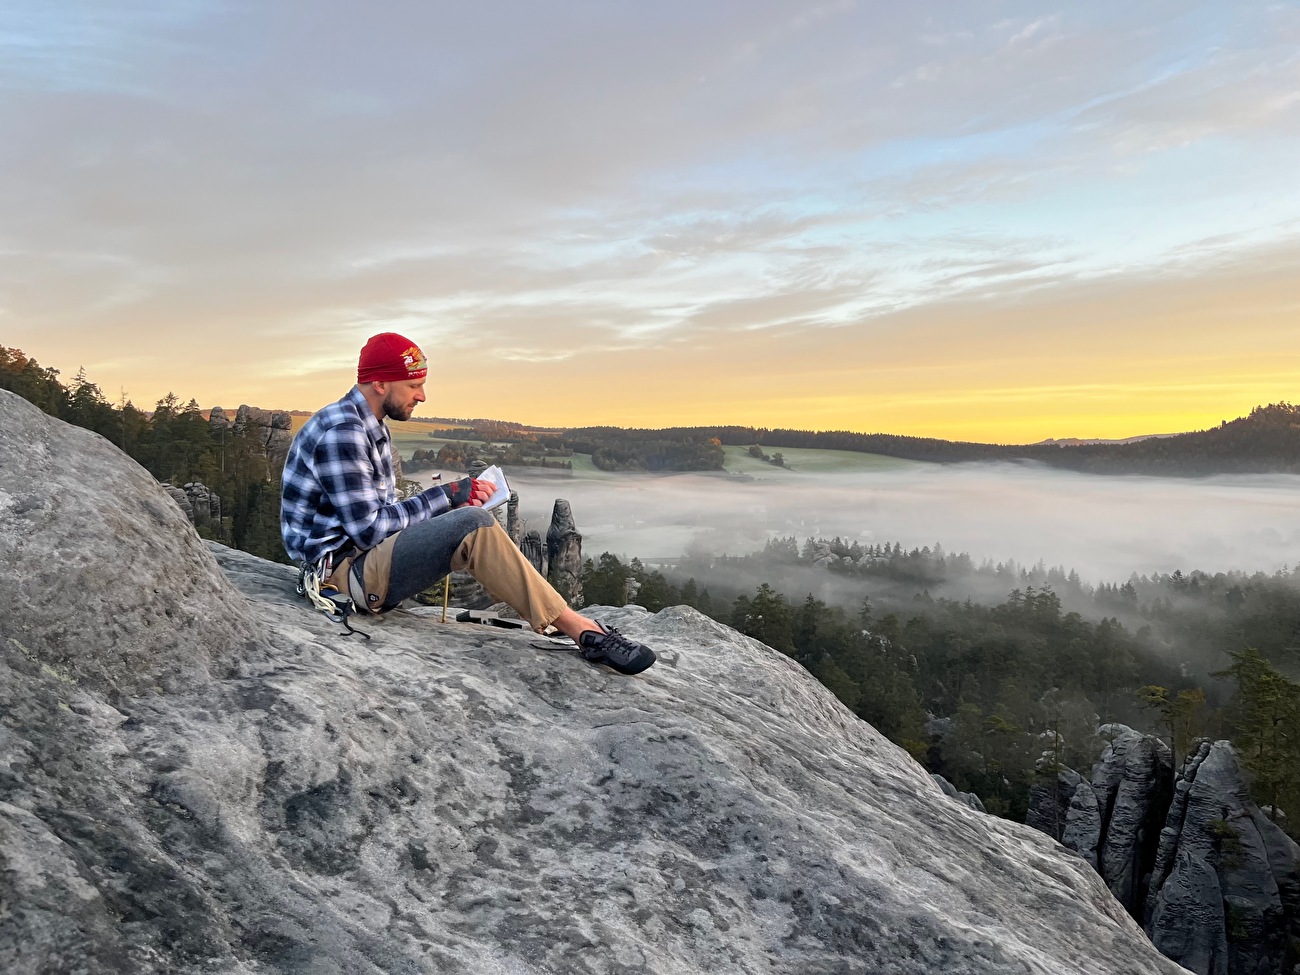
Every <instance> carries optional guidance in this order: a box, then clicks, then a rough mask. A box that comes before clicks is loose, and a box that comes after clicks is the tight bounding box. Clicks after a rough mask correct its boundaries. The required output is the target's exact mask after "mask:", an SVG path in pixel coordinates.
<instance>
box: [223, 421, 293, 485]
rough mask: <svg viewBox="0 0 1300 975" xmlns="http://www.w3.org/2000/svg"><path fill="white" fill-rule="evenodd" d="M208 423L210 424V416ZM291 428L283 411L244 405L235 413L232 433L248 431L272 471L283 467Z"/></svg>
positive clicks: (291, 436)
mask: <svg viewBox="0 0 1300 975" xmlns="http://www.w3.org/2000/svg"><path fill="white" fill-rule="evenodd" d="M223 416H224V414H223ZM208 422H209V423H211V422H212V418H211V416H209V418H208ZM291 427H292V418H291V417H290V416H289V414H288V413H286V412H284V411H283V410H262V409H258V408H257V407H256V406H247V405H244V406H241V407H240V408H239V409H238V411H236V413H235V423H234V431H235V432H236V433H241V432H244V431H248V432H250V433H251V434H252V435H253V436H254V437H255V438H256V439H257V441H258V443H260V444H261V445H262V450H263V451H265V453H266V463H267V466H268V468H269V469H270V470H272V471H278V470H281V469H282V468H283V467H284V458H285V457H286V456H287V455H288V453H289V444H290V443H291V442H292V441H293V432H292V429H291Z"/></svg>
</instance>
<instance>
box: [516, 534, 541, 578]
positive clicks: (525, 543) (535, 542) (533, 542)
mask: <svg viewBox="0 0 1300 975" xmlns="http://www.w3.org/2000/svg"><path fill="white" fill-rule="evenodd" d="M519 551H521V552H523V553H524V558H526V559H527V560H528V561H529V562H531V563H532V564H533V568H534V569H536V570H537V571H538V572H540V573H541V574H542V575H543V576H544V575H546V546H544V545H543V544H542V536H541V533H540V532H537V531H528V532H525V533H524V537H523V538H522V539H520V541H519Z"/></svg>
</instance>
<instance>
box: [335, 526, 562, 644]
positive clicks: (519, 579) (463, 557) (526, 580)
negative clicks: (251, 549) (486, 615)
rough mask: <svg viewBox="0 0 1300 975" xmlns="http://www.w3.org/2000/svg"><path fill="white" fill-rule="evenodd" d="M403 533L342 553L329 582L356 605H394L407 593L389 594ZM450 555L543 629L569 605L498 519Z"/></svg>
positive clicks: (454, 564)
mask: <svg viewBox="0 0 1300 975" xmlns="http://www.w3.org/2000/svg"><path fill="white" fill-rule="evenodd" d="M407 530H408V531H409V529H407ZM402 534H403V532H398V533H397V534H395V535H390V536H389V537H388V538H386V539H384V540H383V541H382V542H380V543H379V544H378V545H376V546H375V547H374V548H372V549H370V550H368V551H366V552H364V553H362V555H359V556H356V557H354V558H348V559H344V560H343V561H342V562H341V563H340V564H339V565H338V566H337V567H336V568H335V569H334V571H333V573H332V574H331V575H330V577H329V578H328V579H327V580H326V583H327V584H328V585H332V586H334V587H335V588H336V589H338V590H339V591H341V592H347V593H348V594H349V595H350V596H351V597H352V601H353V602H354V603H356V605H357V608H358V609H361V608H362V607H364V608H365V609H367V610H369V611H370V612H372V613H378V612H381V611H382V610H384V609H389V608H391V605H390V602H391V603H394V604H395V603H396V602H400V600H401V598H402V596H405V595H409V594H407V593H403V594H402V595H401V596H399V597H398V599H396V600H391V601H390V599H389V590H390V589H392V588H394V587H395V585H396V581H395V580H394V579H393V578H392V565H393V550H394V549H395V548H396V547H397V542H398V539H399V537H400V536H401V535H402ZM358 560H359V561H360V562H361V570H360V572H352V571H351V568H352V565H353V564H354V562H356V561H358ZM450 561H451V568H452V569H453V570H455V571H458V572H459V571H464V572H468V573H469V574H470V575H472V576H473V577H474V578H475V579H477V580H478V581H479V582H480V583H482V584H483V588H484V589H486V590H487V591H488V592H489V593H490V594H491V596H492V598H493V599H496V600H499V601H501V602H504V603H506V604H507V605H509V606H510V608H511V609H513V610H514V611H515V612H516V613H518V614H519V615H520V616H522V617H523V618H524V619H526V620H528V622H529V623H530V624H531V625H532V627H533V629H534V630H536V631H537V632H539V633H540V632H541V631H542V630H544V629H546V628H547V627H548V626H550V625H551V624H552V623H553V622H555V620H556V619H557V618H558V617H559V615H560V614H561V613H563V612H564V610H565V609H567V608H568V604H567V603H566V602H565V601H564V597H563V596H561V595H560V594H559V593H558V592H556V591H555V589H554V588H553V587H552V586H551V584H550V583H549V582H547V581H546V580H545V579H543V578H542V576H541V574H540V573H538V571H537V570H536V569H535V568H533V564H532V563H531V562H529V561H528V559H526V558H524V554H523V553H522V552H521V551H519V549H518V547H516V545H515V543H514V542H512V541H511V540H510V536H509V535H507V534H506V532H505V529H503V528H502V527H501V526H500V525H498V524H496V523H495V522H493V523H492V524H490V525H485V526H483V527H481V528H476V529H474V530H473V531H471V532H470V533H469V534H468V535H466V536H465V537H464V538H463V539H462V540H461V542H460V544H458V545H457V546H456V547H455V549H454V550H453V551H452V553H451V560H450ZM444 564H446V563H444ZM358 575H360V576H361V578H360V579H358V578H357V576H358ZM398 588H400V586H399V587H398Z"/></svg>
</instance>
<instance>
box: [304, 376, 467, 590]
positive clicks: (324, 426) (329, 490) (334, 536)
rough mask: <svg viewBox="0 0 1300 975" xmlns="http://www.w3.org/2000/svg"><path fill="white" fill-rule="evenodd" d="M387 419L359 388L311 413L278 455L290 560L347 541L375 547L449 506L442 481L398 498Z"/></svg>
mask: <svg viewBox="0 0 1300 975" xmlns="http://www.w3.org/2000/svg"><path fill="white" fill-rule="evenodd" d="M391 450H392V442H391V440H390V439H389V435H388V427H387V426H386V425H385V424H383V423H382V422H380V421H379V420H377V419H376V418H375V414H374V412H373V411H371V409H370V405H369V404H368V403H367V402H366V399H365V397H364V396H362V395H361V390H360V389H359V388H358V387H356V386H354V387H352V391H351V392H350V393H348V394H347V395H346V396H344V397H343V398H342V399H341V400H339V401H338V402H337V403H331V404H330V405H329V406H327V407H325V408H324V409H323V410H321V411H319V412H318V413H316V414H314V415H313V416H312V418H311V419H310V420H308V421H307V423H306V425H305V426H304V427H303V428H302V429H301V430H299V431H298V435H297V436H296V437H295V438H294V440H293V443H292V444H291V445H290V447H289V455H288V456H287V457H286V458H285V461H284V476H283V479H282V480H281V482H280V483H281V486H280V537H281V538H282V539H283V540H284V548H285V551H287V552H288V553H289V557H290V558H291V559H293V560H294V561H305V562H307V563H309V564H310V565H316V564H318V563H319V562H320V561H321V560H322V559H323V558H324V557H325V556H326V555H330V554H332V553H334V552H337V551H338V550H339V549H341V548H344V547H346V546H347V545H348V544H349V543H351V544H352V545H355V546H356V547H357V548H359V549H369V548H374V547H375V546H376V545H378V544H379V543H380V542H382V541H383V540H384V539H385V538H387V537H388V536H389V535H392V534H394V533H395V532H399V531H401V530H402V529H403V528H405V527H407V526H408V525H413V524H416V523H418V522H421V521H424V520H425V519H426V518H432V517H433V516H434V515H440V514H442V513H443V512H444V511H446V510H447V509H448V507H449V503H448V501H447V496H446V495H445V494H444V493H443V491H442V489H441V488H438V487H433V488H430V489H429V490H427V491H424V492H423V493H421V494H417V495H416V496H415V497H413V498H407V499H406V500H404V501H399V500H397V478H396V476H395V475H394V473H393V460H392V455H391Z"/></svg>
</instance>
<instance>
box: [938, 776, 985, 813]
mask: <svg viewBox="0 0 1300 975" xmlns="http://www.w3.org/2000/svg"><path fill="white" fill-rule="evenodd" d="M930 778H932V779H934V781H935V784H936V785H938V786H939V788H940V789H942V790H943V794H944V795H945V796H947V797H948V798H949V799H956V800H957V801H958V802H960V803H961V804H962V805H963V806H969V807H970V808H971V809H975V810H977V811H979V812H987V810H986V809H985V808H984V800H983V799H981V798H980V797H979V796H977V795H976V794H975V793H973V792H959V791H958V790H957V787H956V786H955V785H953V784H952V783H951V782H949V781H948V780H947V779H945V778H944V777H943V776H942V775H936V774H935V773H933V772H931V773H930Z"/></svg>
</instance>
